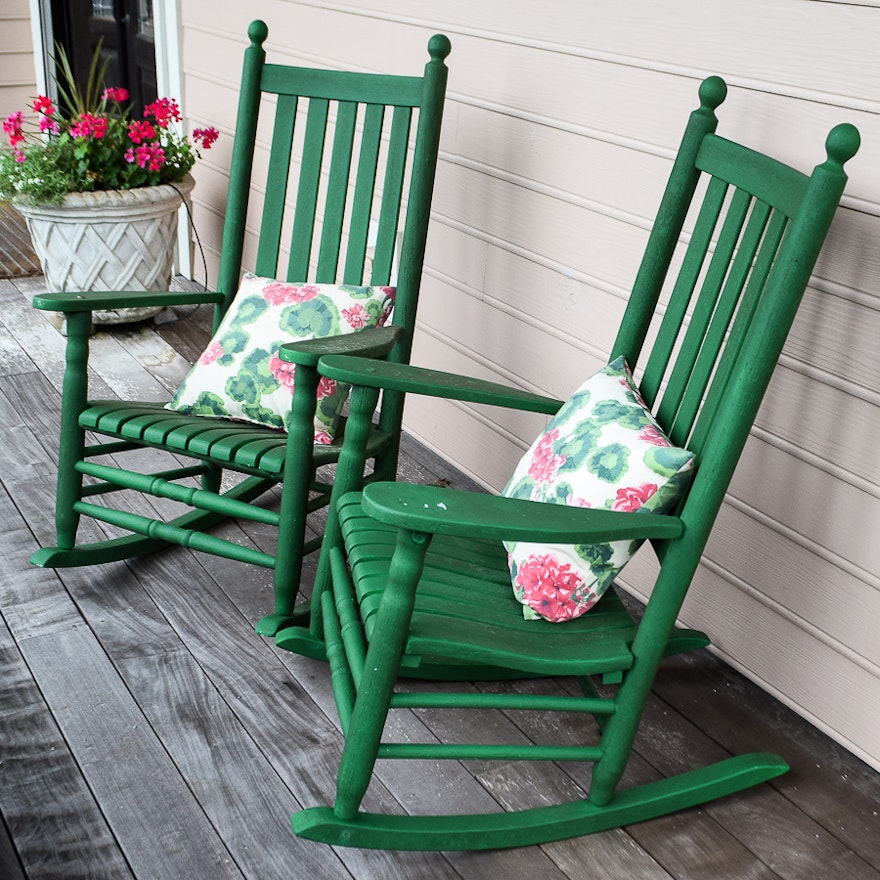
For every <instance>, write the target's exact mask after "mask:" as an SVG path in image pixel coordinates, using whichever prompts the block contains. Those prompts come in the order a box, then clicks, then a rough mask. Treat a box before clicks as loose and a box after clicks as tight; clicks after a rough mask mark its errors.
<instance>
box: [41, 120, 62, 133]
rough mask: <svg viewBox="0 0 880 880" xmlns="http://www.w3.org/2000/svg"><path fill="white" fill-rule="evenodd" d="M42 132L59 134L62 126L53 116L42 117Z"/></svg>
mask: <svg viewBox="0 0 880 880" xmlns="http://www.w3.org/2000/svg"><path fill="white" fill-rule="evenodd" d="M40 131H49V132H51V133H52V134H58V132H59V131H61V126H60V125H58V123H57V122H56V121H55V120H54V119H53V118H52V117H51V116H41V117H40Z"/></svg>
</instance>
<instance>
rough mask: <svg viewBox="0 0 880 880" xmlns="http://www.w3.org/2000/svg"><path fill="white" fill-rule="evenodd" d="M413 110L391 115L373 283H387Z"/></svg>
mask: <svg viewBox="0 0 880 880" xmlns="http://www.w3.org/2000/svg"><path fill="white" fill-rule="evenodd" d="M411 122H412V110H411V109H410V108H409V107H395V108H394V113H393V115H392V118H391V136H390V138H389V141H388V161H387V163H386V165H385V179H384V182H383V185H382V207H381V209H380V211H379V230H378V235H377V239H376V253H375V256H374V257H373V271H372V274H371V277H370V282H371V283H372V284H388V283H389V281H390V280H391V266H392V263H393V261H394V248H395V244H396V242H397V230H398V227H399V224H400V203H401V199H402V196H403V180H404V175H405V174H406V153H407V146H408V143H409V130H410V124H411Z"/></svg>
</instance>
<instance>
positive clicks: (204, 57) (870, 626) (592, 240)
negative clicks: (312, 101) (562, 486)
mask: <svg viewBox="0 0 880 880" xmlns="http://www.w3.org/2000/svg"><path fill="white" fill-rule="evenodd" d="M877 7H878V3H877V2H873V0H871V2H869V0H861V2H859V0H857V2H847V3H840V2H836V0H824V2H817V0H779V2H777V3H773V4H768V3H766V2H764V0H742V2H737V3H726V4H718V3H711V4H710V3H705V2H704V0H670V2H667V3H656V2H651V0H630V2H628V3H627V4H625V9H624V8H623V7H622V6H621V4H620V3H616V2H615V3H611V2H608V0H596V2H590V3H583V2H582V0H558V2H554V3H549V4H543V5H541V6H540V8H538V7H536V5H535V4H534V3H530V2H526V0H518V2H510V0H506V2H503V3H502V2H501V0H488V2H481V3H473V2H471V0H442V2H441V0H423V2H421V3H418V4H415V3H412V2H411V0H338V2H337V0H320V2H318V0H304V2H294V0H255V2H252V3H249V4H247V7H246V8H243V7H242V6H241V5H239V4H214V3H211V2H209V0H186V2H184V3H183V4H182V15H183V25H184V27H183V37H184V69H185V73H186V99H187V112H188V114H189V117H190V120H191V121H192V123H193V124H213V125H218V126H220V128H221V129H222V131H223V133H224V140H223V141H222V142H221V143H220V144H218V149H217V151H216V152H215V153H212V155H211V156H210V157H209V158H208V160H207V161H206V162H204V163H202V166H201V167H200V169H199V172H198V181H199V183H198V187H197V189H196V193H195V198H196V202H197V209H198V218H199V223H200V227H203V228H204V229H205V230H206V233H207V234H203V240H205V242H206V245H207V248H208V251H209V256H210V260H211V264H212V266H215V265H216V257H217V248H218V241H219V228H220V224H221V222H222V212H223V204H224V200H225V173H226V167H227V165H228V149H229V145H230V144H231V134H232V128H233V126H234V108H235V104H234V95H235V92H236V89H237V83H238V76H239V67H240V56H241V50H242V49H243V47H244V45H245V39H244V36H243V35H244V32H245V30H246V27H247V24H248V22H249V21H250V19H251V18H254V17H261V18H263V19H265V20H266V21H267V23H268V24H269V27H270V34H269V41H268V44H267V45H268V49H269V52H270V55H271V57H272V58H273V59H278V60H281V61H289V62H291V63H298V64H313V65H316V66H326V67H337V68H351V69H360V70H375V71H390V72H406V73H412V72H418V71H419V70H420V69H421V67H422V65H423V64H424V61H425V50H424V47H425V43H426V41H427V38H428V37H429V36H430V34H432V33H435V32H444V33H446V34H448V35H449V36H450V38H451V39H452V42H453V53H452V55H451V56H450V58H449V67H450V80H449V100H448V102H447V111H446V118H445V122H444V131H443V138H442V144H441V160H440V165H439V168H438V173H437V188H436V195H435V200H434V211H433V220H432V228H431V232H430V239H429V245H428V255H427V266H426V271H425V278H424V285H423V302H422V305H421V309H420V326H419V331H418V335H417V340H416V346H415V353H414V358H415V360H416V362H418V363H420V364H422V365H427V366H434V367H439V368H445V369H451V370H456V371H460V372H465V373H470V374H474V375H479V376H485V377H487V378H491V379H496V380H502V381H512V382H514V383H516V384H518V385H520V386H523V387H527V388H532V389H535V390H538V391H541V392H544V393H548V394H552V395H556V396H559V397H563V396H565V395H567V394H568V393H569V392H570V391H571V390H572V388H573V387H574V386H576V385H577V384H578V383H579V382H580V381H581V379H582V378H583V377H584V376H585V375H587V374H588V373H590V372H591V371H593V370H594V369H596V367H598V366H599V365H600V364H601V363H602V362H603V360H604V359H605V358H606V357H607V353H608V351H609V348H610V345H611V343H612V340H613V338H614V332H615V328H616V326H617V322H618V321H619V319H620V315H621V314H622V312H623V309H624V307H625V304H626V297H627V294H628V291H629V288H630V285H631V283H632V279H633V277H634V274H635V271H636V268H637V262H638V258H639V254H640V252H641V249H642V247H643V246H644V243H645V240H646V237H647V234H648V230H649V229H650V225H651V219H652V217H653V215H654V212H655V210H656V206H657V204H658V202H659V199H660V195H661V193H662V189H663V186H664V183H665V178H666V175H667V173H668V170H669V167H670V164H671V161H672V157H673V156H674V153H675V149H676V147H677V144H678V141H679V139H680V136H681V132H682V129H683V126H684V123H685V120H686V118H687V115H688V113H689V112H690V110H692V109H693V108H694V107H695V106H696V105H697V94H696V93H697V88H698V85H699V82H700V80H701V79H702V78H703V77H704V76H706V75H708V74H710V73H718V74H721V75H722V76H724V77H725V78H726V79H727V81H728V83H729V85H730V86H731V91H730V95H729V98H728V100H727V101H726V102H725V104H724V105H723V106H722V107H721V109H720V111H719V116H720V119H721V125H720V128H719V131H720V133H721V134H724V135H727V136H729V137H732V138H734V139H737V140H742V141H743V142H745V143H748V144H749V145H751V146H753V147H755V148H756V149H759V150H764V151H767V152H770V153H773V154H774V155H777V156H778V157H779V158H781V159H783V160H784V161H787V162H789V163H791V164H793V165H795V166H797V167H799V168H801V169H802V170H804V171H807V172H808V171H809V170H810V169H811V168H812V166H813V165H815V164H816V163H817V162H819V161H821V160H822V159H823V158H824V150H823V142H824V138H825V135H826V134H827V132H828V130H829V129H830V128H831V127H832V126H833V125H835V124H836V123H838V122H842V121H847V122H853V123H855V124H856V125H858V126H859V128H860V130H861V132H862V135H863V149H862V151H861V153H860V154H859V155H858V156H857V157H856V158H855V159H854V160H853V161H852V162H851V163H850V164H849V166H848V168H849V172H850V176H851V182H850V185H849V187H848V189H847V193H846V194H845V196H844V201H843V206H842V208H841V210H840V211H839V212H838V216H837V218H836V220H835V222H834V224H833V227H832V230H831V233H830V235H829V239H828V242H827V244H826V247H825V249H824V251H823V254H822V257H821V258H820V262H819V264H818V266H817V268H816V272H815V274H814V278H813V279H812V281H811V284H810V287H809V290H808V291H807V295H806V297H805V300H804V304H803V307H802V309H801V312H800V314H799V316H798V318H797V321H796V323H795V326H794V328H793V331H792V334H791V338H790V340H789V342H788V344H787V345H786V348H785V352H784V354H783V357H782V359H781V361H780V364H779V367H778V368H777V371H776V374H775V375H774V378H773V382H772V384H771V388H770V391H769V393H768V396H767V399H766V401H765V403H764V406H763V407H762V409H761V412H760V414H759V417H758V422H757V426H756V429H755V431H754V437H753V439H752V440H751V441H750V442H749V444H748V447H747V449H746V452H745V454H744V456H743V460H742V462H741V465H740V467H739V469H738V471H737V474H736V477H735V479H734V481H733V484H732V486H731V491H730V497H729V501H728V503H727V504H726V505H725V507H724V509H723V511H722V513H721V515H720V517H719V520H718V523H717V526H716V529H715V532H714V534H713V537H712V541H711V543H710V545H709V547H708V550H707V554H706V560H705V563H704V565H703V566H702V567H701V570H700V572H699V574H698V577H697V579H696V581H695V585H694V589H693V591H692V595H691V598H690V599H689V601H688V604H687V606H686V609H685V615H684V616H685V619H686V621H687V622H688V623H689V624H691V625H695V626H701V627H704V628H705V629H707V630H708V631H709V632H710V633H711V635H712V637H713V639H714V642H715V645H716V649H717V650H719V651H720V652H721V653H722V654H723V655H724V656H725V657H727V658H728V659H729V660H730V662H732V663H733V664H734V665H736V666H738V667H739V668H741V669H742V670H743V671H744V672H745V673H746V674H747V675H749V676H750V677H752V678H754V679H755V680H757V681H759V682H760V683H762V684H763V685H764V686H765V687H766V688H768V689H769V690H770V691H772V692H773V693H775V694H777V695H778V696H780V697H781V698H782V699H783V700H785V701H786V702H787V703H789V704H790V705H792V706H794V707H795V708H796V709H797V710H798V711H799V712H801V713H802V714H804V715H805V716H806V717H808V718H810V719H811V720H813V721H814V722H815V723H816V724H817V725H818V726H820V727H821V728H822V729H823V730H826V731H827V732H829V733H830V734H831V735H832V736H834V737H835V738H837V739H838V740H840V741H841V742H843V743H845V744H846V745H847V746H848V747H849V748H851V749H853V751H855V752H856V753H857V754H859V755H860V756H862V757H863V758H864V759H865V760H867V761H869V762H870V763H872V764H873V765H874V766H875V767H878V768H880V648H878V644H880V643H878V640H877V638H876V621H877V620H878V619H880V618H878V612H880V577H878V572H880V549H878V548H880V541H878V538H877V530H878V529H880V457H878V455H877V453H876V445H877V444H876V438H877V436H878V434H880V392H878V390H877V389H878V388H880V295H878V290H880V248H878V247H877V244H876V243H877V242H878V241H880V148H878V144H880V67H878V64H877V57H876V47H877V46H878V45H880V11H878V8H877ZM263 151H264V146H263V145H262V144H260V145H259V150H258V162H260V161H263V158H262V153H263ZM257 223H258V214H257V213H256V211H254V212H252V216H251V217H249V227H250V228H251V229H252V230H255V229H256V224H257ZM249 253H250V251H249ZM214 271H216V270H214ZM541 424H542V420H541V419H540V418H537V417H534V416H529V415H524V414H519V413H498V412H495V411H493V410H491V409H489V408H480V407H475V406H472V405H469V404H464V403H455V402H441V403H438V402H434V401H426V400H423V399H420V398H412V399H411V400H410V401H409V402H408V404H407V428H408V430H409V431H411V432H412V433H413V434H414V435H415V436H416V437H417V438H418V439H420V440H421V441H422V442H424V443H426V444H427V445H428V446H430V447H432V448H433V449H435V450H436V451H437V452H438V453H439V454H441V455H443V456H445V457H447V458H449V459H450V460H451V461H452V462H454V463H455V464H456V465H457V466H459V467H460V468H462V469H463V470H464V471H465V472H467V473H469V474H470V475H471V476H473V477H474V478H475V479H477V480H479V481H480V482H482V483H483V484H484V485H486V486H487V487H490V488H493V489H498V488H500V487H501V486H503V485H504V483H505V481H506V479H507V476H508V474H509V473H510V471H511V470H512V468H513V465H514V463H515V461H516V459H517V458H518V456H519V455H521V453H522V451H523V449H525V447H526V446H527V445H528V443H529V442H530V441H531V439H532V438H533V437H534V435H535V433H536V432H537V431H538V430H539V429H540V427H541ZM640 556H643V557H644V558H640V559H639V560H637V561H636V563H635V564H634V565H633V566H632V568H630V569H628V570H627V573H626V581H627V583H628V585H629V586H630V588H631V589H633V590H634V591H636V592H639V591H641V590H643V589H645V585H646V584H649V583H650V575H651V570H652V562H651V560H650V558H649V557H648V555H647V554H640Z"/></svg>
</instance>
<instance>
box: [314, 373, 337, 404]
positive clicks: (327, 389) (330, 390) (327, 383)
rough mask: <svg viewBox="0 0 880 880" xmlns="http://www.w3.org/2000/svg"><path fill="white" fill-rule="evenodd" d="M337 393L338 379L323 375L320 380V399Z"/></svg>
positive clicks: (318, 393)
mask: <svg viewBox="0 0 880 880" xmlns="http://www.w3.org/2000/svg"><path fill="white" fill-rule="evenodd" d="M335 393H336V380H335V379H328V378H327V377H326V376H321V379H320V381H319V382H318V392H317V395H318V400H323V399H324V398H325V397H330V395H331V394H335Z"/></svg>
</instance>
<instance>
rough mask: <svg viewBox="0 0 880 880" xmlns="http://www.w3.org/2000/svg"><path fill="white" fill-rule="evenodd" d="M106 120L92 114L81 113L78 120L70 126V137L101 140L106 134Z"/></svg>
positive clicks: (103, 117)
mask: <svg viewBox="0 0 880 880" xmlns="http://www.w3.org/2000/svg"><path fill="white" fill-rule="evenodd" d="M107 126H108V122H107V118H106V117H105V116H96V115H95V114H94V113H83V114H82V115H81V116H80V117H79V119H78V120H77V121H76V122H75V123H74V124H73V125H71V126H70V136H71V137H75V138H83V139H88V138H94V139H95V140H98V141H99V140H101V139H102V138H103V137H104V135H106V134H107Z"/></svg>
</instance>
